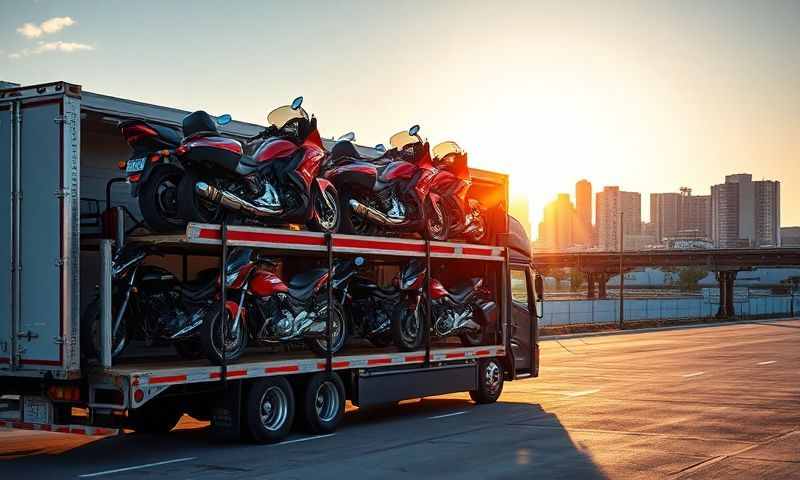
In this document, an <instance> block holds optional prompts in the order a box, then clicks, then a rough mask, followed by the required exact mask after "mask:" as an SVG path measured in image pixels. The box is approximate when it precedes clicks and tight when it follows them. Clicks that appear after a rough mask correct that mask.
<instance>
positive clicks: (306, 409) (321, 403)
mask: <svg viewBox="0 0 800 480" xmlns="http://www.w3.org/2000/svg"><path fill="white" fill-rule="evenodd" d="M344 404H345V394H344V383H342V379H341V378H339V375H338V374H336V373H330V374H326V373H316V374H314V375H313V376H312V377H311V378H310V379H309V381H308V383H307V384H306V388H305V392H304V394H303V407H302V409H301V411H300V413H301V415H302V420H303V422H302V423H303V426H304V427H305V429H306V430H308V431H309V432H310V433H331V432H333V431H334V430H336V427H337V426H338V425H339V422H341V420H342V416H343V415H344Z"/></svg>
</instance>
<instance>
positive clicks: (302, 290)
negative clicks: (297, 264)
mask: <svg viewBox="0 0 800 480" xmlns="http://www.w3.org/2000/svg"><path fill="white" fill-rule="evenodd" d="M327 273H328V269H327V268H313V269H311V270H306V271H304V272H301V273H298V274H297V275H295V276H294V277H292V279H291V280H289V295H291V296H292V297H294V298H296V299H298V300H306V299H308V298H309V297H310V296H311V295H312V294H313V293H314V287H316V285H317V282H318V281H319V280H320V279H321V278H323V277H324V276H325V274H327Z"/></svg>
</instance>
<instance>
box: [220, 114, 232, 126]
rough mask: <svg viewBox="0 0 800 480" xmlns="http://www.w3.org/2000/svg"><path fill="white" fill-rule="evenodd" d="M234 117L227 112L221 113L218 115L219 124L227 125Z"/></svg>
mask: <svg viewBox="0 0 800 480" xmlns="http://www.w3.org/2000/svg"><path fill="white" fill-rule="evenodd" d="M232 120H233V118H231V116H230V114H228V113H226V114H225V115H220V116H219V117H217V125H227V124H229V123H231V121H232Z"/></svg>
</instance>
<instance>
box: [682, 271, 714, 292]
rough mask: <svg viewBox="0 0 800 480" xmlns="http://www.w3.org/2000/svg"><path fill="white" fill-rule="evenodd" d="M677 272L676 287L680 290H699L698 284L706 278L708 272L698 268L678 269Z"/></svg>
mask: <svg viewBox="0 0 800 480" xmlns="http://www.w3.org/2000/svg"><path fill="white" fill-rule="evenodd" d="M677 270H678V287H680V289H681V290H687V291H695V290H700V286H699V285H698V283H699V282H700V280H702V279H704V278H706V276H707V275H708V271H707V270H704V269H702V268H700V267H680V268H678V269H677Z"/></svg>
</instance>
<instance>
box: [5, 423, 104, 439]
mask: <svg viewBox="0 0 800 480" xmlns="http://www.w3.org/2000/svg"><path fill="white" fill-rule="evenodd" d="M0 427H6V428H18V429H22V430H38V431H42V432H56V433H72V434H77V435H89V436H107V435H116V434H118V433H119V429H117V428H105V427H92V426H88V425H54V424H49V423H30V422H21V421H15V420H0Z"/></svg>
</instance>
